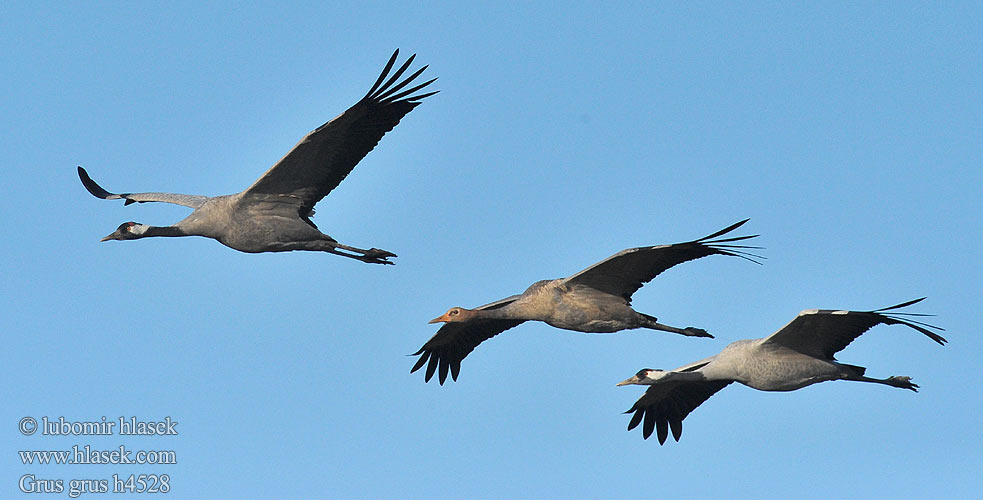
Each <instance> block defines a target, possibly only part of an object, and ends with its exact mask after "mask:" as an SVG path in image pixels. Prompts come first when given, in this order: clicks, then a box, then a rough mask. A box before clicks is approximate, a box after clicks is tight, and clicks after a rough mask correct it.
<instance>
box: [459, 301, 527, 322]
mask: <svg viewBox="0 0 983 500" xmlns="http://www.w3.org/2000/svg"><path fill="white" fill-rule="evenodd" d="M470 316H471V318H473V319H513V320H531V319H537V318H534V317H531V315H529V314H528V311H524V310H523V308H522V306H521V305H517V303H516V302H512V303H510V304H506V305H504V306H502V307H498V308H495V309H472V310H471V314H470Z"/></svg>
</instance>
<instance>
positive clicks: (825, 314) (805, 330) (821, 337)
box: [764, 297, 947, 359]
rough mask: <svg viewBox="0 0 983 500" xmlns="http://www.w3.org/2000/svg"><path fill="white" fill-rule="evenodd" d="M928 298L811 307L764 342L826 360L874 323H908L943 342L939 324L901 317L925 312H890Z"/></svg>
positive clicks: (911, 326)
mask: <svg viewBox="0 0 983 500" xmlns="http://www.w3.org/2000/svg"><path fill="white" fill-rule="evenodd" d="M922 300H924V297H922V298H920V299H916V300H911V301H908V302H905V303H902V304H898V305H896V306H891V307H885V308H883V309H877V310H874V311H842V310H834V309H807V310H805V311H802V312H800V313H799V315H798V316H796V318H795V319H793V320H792V321H790V322H789V323H788V324H787V325H785V326H784V327H782V328H781V329H780V330H778V331H777V332H775V333H773V334H771V335H770V336H769V337H767V338H765V340H764V343H771V344H777V345H782V346H784V347H788V348H790V349H794V350H796V351H798V352H801V353H803V354H806V355H809V356H814V357H817V358H822V359H833V356H834V355H835V354H836V353H837V352H840V351H842V350H843V349H845V348H846V346H848V345H850V343H851V342H853V341H854V340H855V339H856V338H857V337H859V336H861V335H863V333H864V332H866V331H867V330H870V329H871V328H873V327H874V326H877V325H880V324H885V325H905V326H907V327H909V328H913V329H915V330H917V331H919V332H921V333H923V334H924V335H925V336H927V337H928V338H930V339H932V340H934V341H935V342H937V343H939V344H940V345H945V343H946V342H947V341H946V339H945V338H943V337H942V336H941V335H938V334H936V333H935V332H933V331H931V330H939V331H945V330H944V329H942V328H939V327H937V326H933V325H929V324H926V323H922V322H920V321H915V320H912V319H906V318H903V317H900V315H906V316H924V315H922V314H913V313H903V312H902V313H898V312H887V311H891V310H894V309H899V308H902V307H905V306H909V305H911V304H915V303H917V302H921V301H922Z"/></svg>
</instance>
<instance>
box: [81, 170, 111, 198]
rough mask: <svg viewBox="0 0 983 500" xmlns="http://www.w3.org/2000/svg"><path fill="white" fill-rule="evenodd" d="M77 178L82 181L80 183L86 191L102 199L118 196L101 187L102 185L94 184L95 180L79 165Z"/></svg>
mask: <svg viewBox="0 0 983 500" xmlns="http://www.w3.org/2000/svg"><path fill="white" fill-rule="evenodd" d="M78 174H79V179H80V180H81V181H82V185H83V186H85V189H86V191H88V192H89V193H90V194H92V196H95V197H96V198H100V199H103V200H108V199H110V197H115V196H118V195H116V194H114V193H110V192H109V191H106V190H105V189H103V188H102V186H100V185H98V184H96V181H94V180H92V178H91V177H89V173H88V172H86V171H85V169H84V168H82V166H81V165H79V166H78Z"/></svg>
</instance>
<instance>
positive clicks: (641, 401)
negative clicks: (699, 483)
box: [625, 365, 732, 445]
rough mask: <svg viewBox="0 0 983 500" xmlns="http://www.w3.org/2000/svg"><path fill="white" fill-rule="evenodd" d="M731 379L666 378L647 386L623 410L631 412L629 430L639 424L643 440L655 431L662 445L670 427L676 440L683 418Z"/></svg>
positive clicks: (680, 433)
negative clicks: (668, 379)
mask: <svg viewBox="0 0 983 500" xmlns="http://www.w3.org/2000/svg"><path fill="white" fill-rule="evenodd" d="M701 366H702V365H701ZM731 382H732V381H731V380H710V381H705V382H672V381H669V382H666V383H664V384H655V385H652V386H649V388H648V390H646V391H645V394H643V395H642V397H640V398H638V401H635V404H634V405H632V407H631V408H630V409H629V410H628V411H626V412H625V413H633V415H632V417H631V421H630V422H628V430H629V431H630V430H632V429H634V428H635V427H638V424H642V438H643V439H648V438H649V436H651V435H652V431H653V430H657V431H658V438H659V444H660V445H661V444H664V443H665V442H666V438H667V437H668V436H669V430H670V429H671V430H672V437H673V439H675V440H676V441H679V438H680V436H682V434H683V419H685V418H686V416H687V415H689V414H690V412H692V411H693V410H695V409H696V408H697V407H698V406H700V405H701V404H703V402H704V401H706V400H707V399H710V396H713V395H714V394H716V393H717V391H719V390H721V389H723V388H724V387H727V385H729V384H730V383H731Z"/></svg>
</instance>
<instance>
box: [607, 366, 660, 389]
mask: <svg viewBox="0 0 983 500" xmlns="http://www.w3.org/2000/svg"><path fill="white" fill-rule="evenodd" d="M671 373H672V372H671V371H666V370H656V369H652V368H643V369H641V370H638V373H636V374H634V375H632V376H631V377H629V378H626V379H625V380H622V381H621V382H618V383H617V384H615V385H653V384H657V383H659V382H660V381H662V380H664V379H666V377H668V376H669V375H670V374H671Z"/></svg>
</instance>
